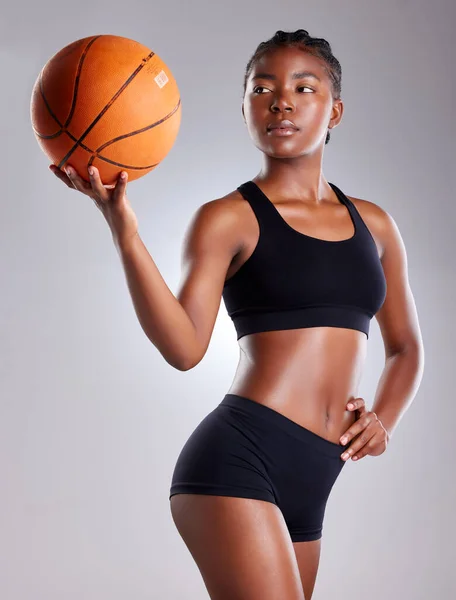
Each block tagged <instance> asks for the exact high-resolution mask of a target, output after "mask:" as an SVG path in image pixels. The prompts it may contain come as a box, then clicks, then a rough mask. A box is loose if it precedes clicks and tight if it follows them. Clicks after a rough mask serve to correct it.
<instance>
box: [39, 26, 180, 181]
mask: <svg viewBox="0 0 456 600" xmlns="http://www.w3.org/2000/svg"><path fill="white" fill-rule="evenodd" d="M30 116H31V121H32V127H33V131H34V133H35V136H36V139H37V141H38V143H39V145H40V147H41V149H42V150H43V152H44V153H45V154H46V156H47V157H48V158H49V159H50V160H51V161H52V162H53V164H54V165H56V166H57V167H59V168H60V169H63V167H64V166H65V165H66V164H67V163H69V164H71V165H72V166H73V167H74V168H75V169H76V171H77V172H78V173H79V175H80V176H81V177H82V178H83V179H84V180H85V181H88V173H87V167H89V166H90V165H94V166H95V167H97V169H98V170H99V172H100V178H101V181H102V182H103V184H108V185H112V184H115V183H116V181H117V178H118V176H119V174H120V172H121V171H127V173H128V180H129V181H133V180H135V179H138V178H139V177H142V176H143V175H146V173H149V172H150V171H152V170H153V169H155V167H157V166H158V165H159V164H160V162H161V161H162V160H163V159H164V158H165V156H166V155H167V154H168V152H169V151H170V150H171V148H172V146H173V144H174V141H175V139H176V137H177V134H178V131H179V126H180V120H181V100H180V95H179V89H178V87H177V83H176V81H175V79H174V77H173V75H172V73H171V72H170V70H169V68H168V67H167V65H166V64H165V63H164V62H163V61H162V60H161V58H160V57H159V56H158V55H157V54H155V52H153V51H152V50H150V49H149V48H147V47H146V46H143V45H142V44H140V43H138V42H135V41H134V40H130V39H128V38H124V37H119V36H115V35H96V36H91V37H87V38H83V39H80V40H77V41H76V42H73V43H72V44H69V45H68V46H65V48H63V49H62V50H60V51H59V52H57V54H55V55H54V56H52V57H51V58H50V59H49V60H48V62H47V63H46V64H45V65H44V67H43V68H42V70H41V72H40V74H39V75H38V78H37V80H36V82H35V84H34V86H33V91H32V97H31V102H30Z"/></svg>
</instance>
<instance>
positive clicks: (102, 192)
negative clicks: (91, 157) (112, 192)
mask: <svg viewBox="0 0 456 600" xmlns="http://www.w3.org/2000/svg"><path fill="white" fill-rule="evenodd" d="M87 170H88V173H89V179H90V185H91V187H92V190H93V191H94V192H95V194H96V195H97V196H98V198H99V199H100V200H101V201H102V202H107V201H108V200H109V197H110V196H109V193H108V192H107V191H106V187H105V186H104V185H103V182H102V181H101V179H100V172H99V171H98V169H97V168H96V167H94V166H93V165H90V167H88V169H87Z"/></svg>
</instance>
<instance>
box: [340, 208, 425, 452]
mask: <svg viewBox="0 0 456 600" xmlns="http://www.w3.org/2000/svg"><path fill="white" fill-rule="evenodd" d="M375 206H376V205H375ZM376 211H377V215H376V217H377V218H376V223H377V224H378V226H377V227H376V232H378V234H379V238H380V239H381V243H382V257H381V261H382V266H383V271H384V273H385V277H386V282H387V292H386V298H385V301H384V303H383V305H382V307H381V308H380V310H379V311H378V313H377V314H376V319H377V321H378V324H379V326H380V331H381V334H382V338H383V343H384V346H385V367H384V369H383V372H382V375H381V377H380V379H379V383H378V387H377V391H376V394H375V399H374V403H373V406H372V408H371V410H370V411H367V410H366V408H365V402H364V400H363V399H362V398H356V399H355V400H352V401H350V402H349V403H348V404H347V409H348V410H357V411H358V419H357V421H355V423H353V425H352V426H351V427H350V428H349V429H348V430H347V431H346V433H345V434H344V435H343V436H342V438H341V443H342V444H344V443H347V442H349V441H351V440H353V443H352V444H351V445H350V446H349V447H348V448H347V449H346V453H348V455H345V453H344V454H343V455H342V458H343V459H344V460H346V459H348V458H350V457H352V458H353V457H355V460H357V459H359V458H362V457H363V456H365V455H367V454H372V455H374V456H377V455H379V454H381V453H382V452H384V450H385V449H386V444H387V443H388V441H389V439H390V437H391V435H392V433H393V431H394V429H395V428H396V427H397V425H398V423H399V421H400V419H401V418H402V416H403V415H404V413H405V412H406V410H407V409H408V407H409V406H410V404H411V403H412V401H413V398H414V397H415V395H416V392H417V390H418V387H419V385H420V382H421V379H422V376H423V370H424V347H423V341H422V337H421V331H420V326H419V323H418V315H417V311H416V306H415V300H414V298H413V294H412V291H411V289H410V284H409V279H408V268H407V253H406V249H405V245H404V242H403V240H402V237H401V234H400V232H399V229H398V227H397V225H396V223H395V221H394V219H393V218H392V217H391V216H390V215H389V214H388V213H387V212H386V211H384V210H383V209H381V208H380V207H378V206H376ZM350 405H351V406H350Z"/></svg>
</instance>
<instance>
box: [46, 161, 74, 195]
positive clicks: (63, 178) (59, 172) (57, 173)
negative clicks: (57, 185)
mask: <svg viewBox="0 0 456 600" xmlns="http://www.w3.org/2000/svg"><path fill="white" fill-rule="evenodd" d="M49 169H50V170H51V171H52V172H53V173H54V175H55V176H56V177H57V178H58V179H60V181H63V183H65V184H66V185H67V186H68V187H69V188H71V189H74V186H73V184H72V183H71V181H70V180H69V178H68V176H67V175H66V174H65V173H64V172H63V171H62V170H61V169H59V168H58V167H56V166H55V165H49Z"/></svg>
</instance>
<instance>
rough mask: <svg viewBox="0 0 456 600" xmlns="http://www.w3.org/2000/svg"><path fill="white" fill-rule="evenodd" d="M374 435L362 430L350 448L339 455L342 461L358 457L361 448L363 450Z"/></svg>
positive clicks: (371, 432)
mask: <svg viewBox="0 0 456 600" xmlns="http://www.w3.org/2000/svg"><path fill="white" fill-rule="evenodd" d="M374 435H375V432H373V431H368V429H367V428H366V429H364V430H363V431H362V432H361V433H360V434H359V435H358V437H357V438H356V439H355V440H354V441H353V442H352V444H350V446H349V447H348V448H346V449H345V450H344V452H343V453H342V454H341V458H342V460H348V459H349V458H350V457H352V456H358V454H359V451H360V450H361V448H364V446H366V445H367V444H369V442H370V441H371V439H372V438H373V437H374Z"/></svg>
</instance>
